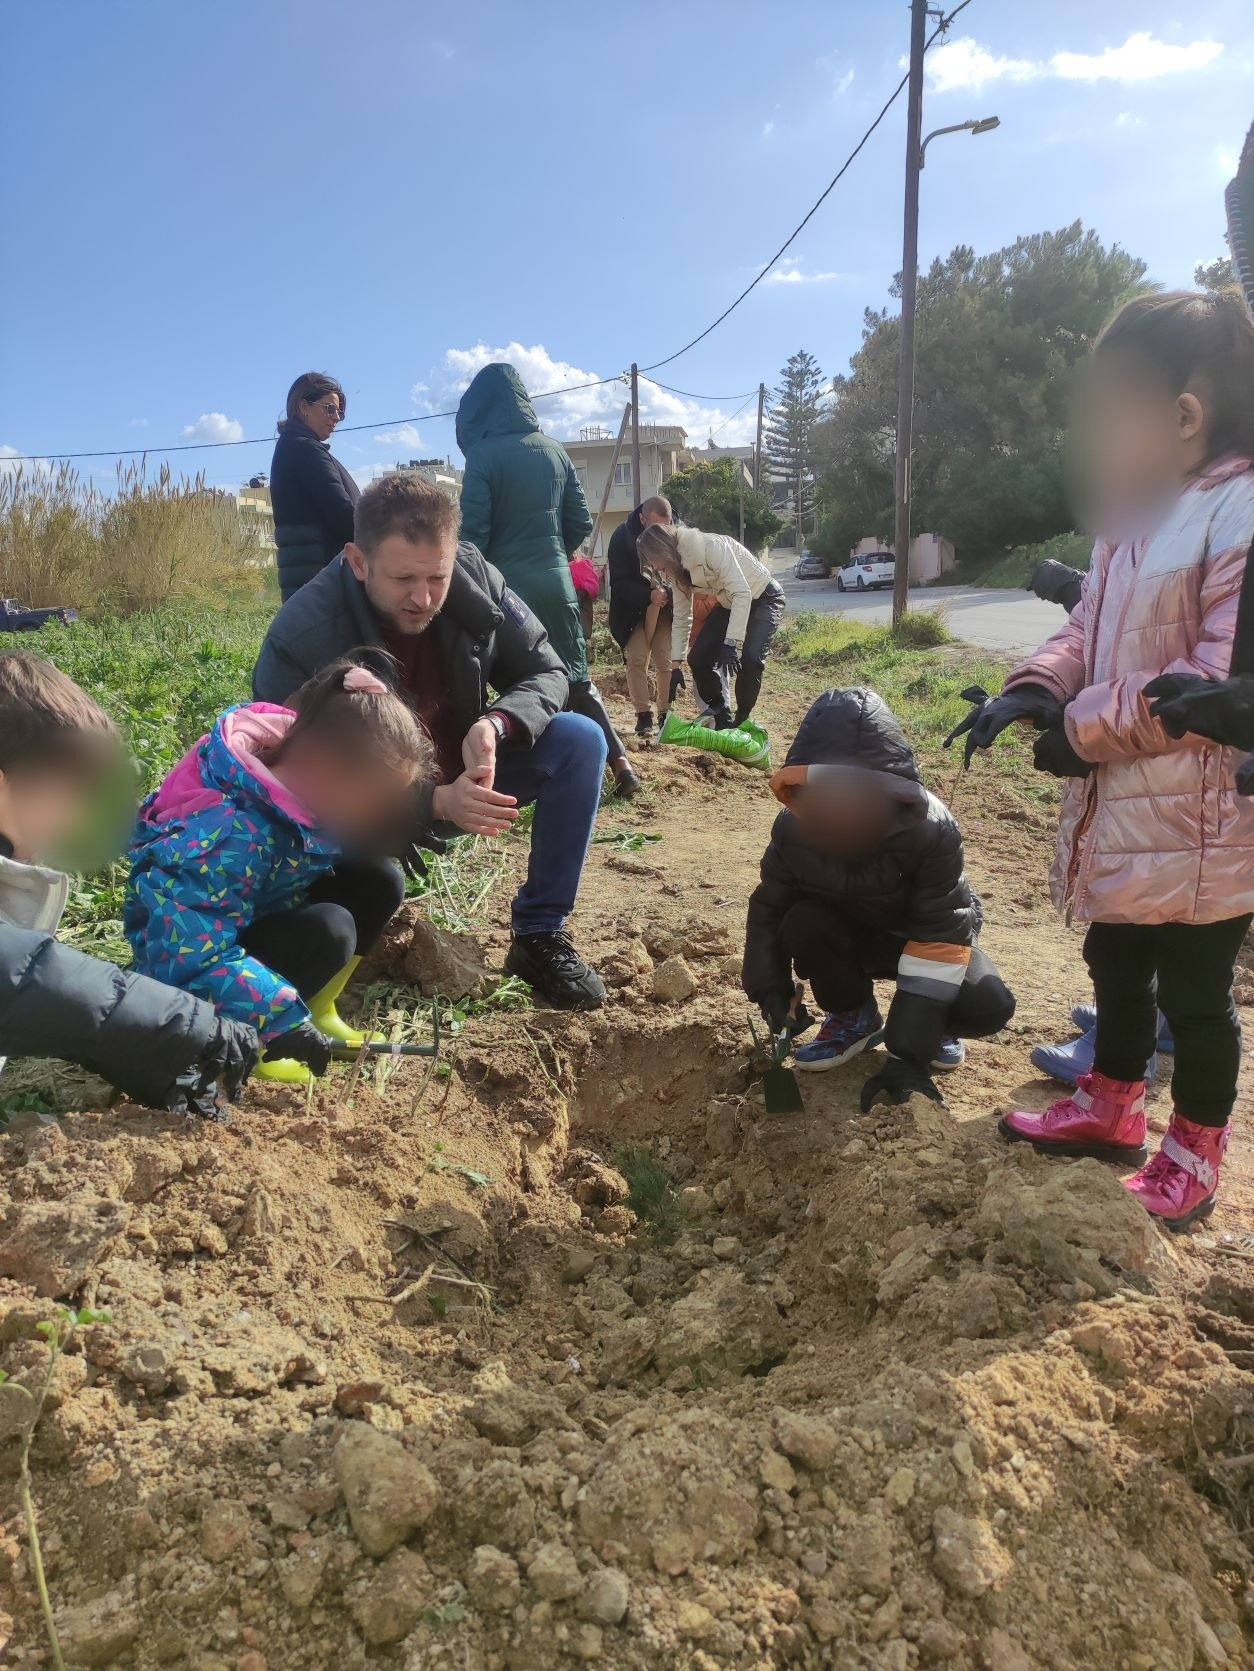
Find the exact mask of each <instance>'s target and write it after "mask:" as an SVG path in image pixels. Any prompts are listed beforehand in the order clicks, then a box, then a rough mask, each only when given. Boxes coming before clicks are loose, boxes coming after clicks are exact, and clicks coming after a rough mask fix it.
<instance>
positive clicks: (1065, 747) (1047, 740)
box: [1032, 725, 1097, 777]
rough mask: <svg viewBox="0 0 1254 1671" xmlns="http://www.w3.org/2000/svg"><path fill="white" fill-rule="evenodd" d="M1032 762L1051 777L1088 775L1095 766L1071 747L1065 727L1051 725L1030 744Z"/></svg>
mask: <svg viewBox="0 0 1254 1671" xmlns="http://www.w3.org/2000/svg"><path fill="white" fill-rule="evenodd" d="M1032 763H1033V765H1034V766H1035V767H1036V769H1037V771H1038V772H1048V773H1049V775H1050V776H1051V777H1088V775H1089V774H1090V772H1093V771H1095V770H1096V769H1097V768H1096V767H1095V766H1094V764H1093V762H1092V761H1091V760H1084V759H1082V758H1081V756H1080V755H1078V754H1077V753H1076V751H1075V750H1074V749H1073V748H1072V746H1071V743H1070V740H1069V738H1068V737H1067V730H1066V727H1065V726H1063V725H1051V726H1050V728H1049V730H1048V731H1042V732H1041V734H1040V736H1039V737H1038V738H1037V739H1036V741H1035V742H1034V743H1033V744H1032Z"/></svg>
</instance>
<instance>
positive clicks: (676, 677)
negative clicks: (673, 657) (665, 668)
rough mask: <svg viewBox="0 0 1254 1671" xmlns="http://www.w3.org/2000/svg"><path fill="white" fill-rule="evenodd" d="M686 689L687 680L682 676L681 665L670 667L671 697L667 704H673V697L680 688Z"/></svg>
mask: <svg viewBox="0 0 1254 1671" xmlns="http://www.w3.org/2000/svg"><path fill="white" fill-rule="evenodd" d="M687 689H688V681H687V679H685V678H684V670H683V668H682V667H672V668H671V699H670V702H669V703H668V704H667V706H668V707H671V708H673V707H674V706H675V698H676V697H677V696H678V695H679V693H680V691H681V690H687Z"/></svg>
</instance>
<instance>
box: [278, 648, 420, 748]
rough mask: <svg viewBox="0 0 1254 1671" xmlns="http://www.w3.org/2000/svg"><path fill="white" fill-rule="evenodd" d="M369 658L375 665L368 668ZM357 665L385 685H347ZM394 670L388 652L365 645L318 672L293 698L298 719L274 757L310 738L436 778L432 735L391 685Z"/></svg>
mask: <svg viewBox="0 0 1254 1671" xmlns="http://www.w3.org/2000/svg"><path fill="white" fill-rule="evenodd" d="M367 659H368V660H369V661H370V662H372V663H374V664H375V665H374V666H366V662H367ZM379 664H388V665H387V667H386V672H385V674H384V675H383V676H381V675H380V674H379V673H378V672H377V671H376V667H377V666H378V665H379ZM354 669H362V670H364V671H365V672H366V673H368V674H369V675H370V678H371V679H372V680H373V681H374V682H375V683H376V684H379V685H382V686H383V687H384V688H383V689H381V690H380V689H368V690H352V689H348V688H346V686H345V680H346V679H347V678H348V677H349V675H350V674H351V673H353V671H354ZM395 670H396V664H395V662H393V661H392V658H391V657H390V656H385V655H384V654H383V653H382V652H380V651H378V650H364V649H363V650H355V651H353V652H352V653H351V654H350V655H347V656H343V657H341V658H340V660H339V661H334V662H332V663H331V664H330V666H329V667H324V668H323V669H322V671H321V672H320V673H315V674H314V676H313V678H312V679H307V680H306V681H305V683H304V684H303V685H302V686H301V687H300V689H299V690H298V691H297V692H296V694H295V696H293V697H291V698H290V699H289V702H288V706H289V707H290V708H292V709H294V710H295V713H296V718H295V719H294V720H293V722H292V725H291V728H290V730H289V731H288V733H287V735H286V736H285V737H284V739H283V741H282V742H281V743H280V744H279V747H278V749H277V750H276V751H275V752H274V754H272V755H271V760H272V761H275V762H277V761H279V760H281V759H282V757H283V755H284V754H285V753H286V752H287V751H288V749H290V748H291V747H292V745H293V743H295V742H298V741H299V740H300V739H301V738H302V737H311V736H312V737H317V739H318V740H319V742H324V743H328V744H329V745H330V746H331V747H332V748H336V749H339V750H342V751H343V752H344V753H346V754H351V755H354V756H361V755H363V754H369V755H371V756H373V758H374V759H375V760H377V761H378V762H379V764H380V765H382V766H386V767H388V768H389V769H391V770H393V771H399V770H401V769H402V768H403V767H406V766H412V767H415V768H416V776H417V777H418V778H431V777H434V776H435V752H434V750H433V749H432V746H431V739H430V737H428V735H427V733H426V731H425V730H424V728H423V725H422V722H421V721H420V720H419V719H418V717H417V715H416V714H415V713H414V711H413V709H412V708H411V707H410V706H409V704H408V703H407V702H406V701H405V700H404V698H403V697H401V696H399V695H398V694H397V692H396V691H395V690H394V689H392V688H391V687H390V686H389V685H388V683H387V676H388V675H391V676H392V677H394V676H395Z"/></svg>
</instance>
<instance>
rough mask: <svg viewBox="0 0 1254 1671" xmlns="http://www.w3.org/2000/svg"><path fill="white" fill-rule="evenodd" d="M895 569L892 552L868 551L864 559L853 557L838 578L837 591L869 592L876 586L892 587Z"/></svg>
mask: <svg viewBox="0 0 1254 1671" xmlns="http://www.w3.org/2000/svg"><path fill="white" fill-rule="evenodd" d="M895 567H896V563H895V559H894V557H893V554H892V552H891V551H868V552H867V553H866V555H865V556H863V557H851V558H850V559H849V561H848V562H847V563H846V564H844V565H843V567H842V568H841V570H840V572H839V573H838V574H837V576H836V587H837V590H838V591H841V592H869V591H871V590H872V589H873V588H874V587H876V586H891V585H892V583H893V571H894V569H895Z"/></svg>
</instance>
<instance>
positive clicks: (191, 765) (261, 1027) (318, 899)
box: [124, 660, 433, 1084]
mask: <svg viewBox="0 0 1254 1671" xmlns="http://www.w3.org/2000/svg"><path fill="white" fill-rule="evenodd" d="M432 771H433V757H432V751H431V745H430V742H429V740H428V738H427V736H426V733H425V732H424V731H423V729H422V726H421V724H420V722H419V721H418V720H417V719H416V718H415V717H414V715H413V713H412V712H411V710H410V709H409V707H408V706H407V705H406V704H405V702H404V701H402V699H401V698H400V697H398V696H397V695H395V693H394V692H392V691H391V690H389V688H388V687H387V685H386V684H384V682H383V680H382V679H380V678H378V677H377V675H375V674H374V673H372V672H370V671H369V670H368V669H367V668H365V667H361V666H358V665H357V664H356V663H354V662H353V661H351V660H345V661H340V662H337V663H335V664H333V665H332V666H330V667H328V668H326V669H324V670H323V671H322V672H321V673H319V674H317V675H316V676H315V677H314V678H312V679H310V680H309V682H308V683H307V684H305V685H303V686H302V687H301V689H300V690H299V691H298V692H297V693H296V695H295V696H294V697H293V698H292V699H291V707H290V708H284V707H277V706H275V705H274V704H273V703H269V702H251V703H246V704H244V705H242V706H241V707H238V708H231V709H229V710H228V711H227V712H226V713H225V714H223V715H222V716H221V718H220V719H219V720H218V721H217V723H216V724H215V725H214V727H213V730H212V731H211V732H210V733H209V735H208V736H207V737H202V738H201V739H200V741H199V742H198V743H197V744H196V745H195V747H194V748H192V749H190V750H189V751H188V753H187V754H186V755H185V756H184V757H183V759H182V760H181V761H180V762H179V764H178V765H177V766H176V767H175V768H174V770H173V771H172V772H171V773H170V774H169V776H168V777H167V778H166V779H165V782H164V783H163V784H162V785H161V787H160V788H159V789H157V790H156V792H155V793H154V794H152V795H150V796H149V798H148V799H147V801H145V803H144V805H143V807H142V808H141V809H140V815H139V823H138V826H137V829H136V833H135V838H134V841H133V843H132V847H131V857H132V865H133V868H132V871H131V878H130V884H129V887H128V889H127V896H126V907H125V914H124V927H125V930H126V937H127V939H128V940H129V942H130V945H131V949H132V951H133V952H134V954H135V967H136V968H137V969H140V970H142V971H143V972H144V973H145V974H148V975H154V976H156V977H157V979H159V980H162V981H165V982H167V983H168V984H169V985H170V986H175V987H181V988H183V989H184V990H185V991H188V992H193V993H195V994H196V995H197V996H198V997H201V998H207V999H209V1000H210V1002H212V1003H213V1004H215V1005H216V1006H217V1008H218V1010H219V1012H220V1013H221V1014H222V1015H226V1016H231V1017H234V1018H235V1019H237V1020H241V1021H247V1022H249V1023H250V1024H251V1025H252V1026H254V1027H255V1028H256V1029H257V1032H258V1034H259V1035H260V1037H261V1041H262V1043H263V1045H264V1046H265V1047H266V1051H265V1054H264V1056H263V1057H262V1061H261V1065H260V1066H259V1068H258V1069H257V1073H258V1077H260V1078H263V1079H266V1078H268V1079H276V1080H279V1081H281V1082H283V1083H285V1084H303V1083H307V1082H308V1081H309V1080H310V1079H311V1078H313V1077H316V1076H318V1075H320V1074H322V1073H325V1072H326V1069H327V1067H328V1065H329V1062H330V1059H331V1048H332V1046H333V1044H336V1043H346V1044H359V1043H360V1042H361V1040H362V1035H361V1034H360V1033H356V1032H354V1031H353V1030H352V1029H351V1028H349V1027H348V1026H346V1024H345V1023H344V1022H343V1021H342V1020H341V1019H340V1017H339V1015H338V1013H337V1011H336V1007H335V1006H336V1000H337V999H338V998H339V996H340V994H341V993H342V992H343V990H344V988H345V986H346V985H347V984H348V981H349V979H350V977H351V975H352V973H353V971H354V970H355V969H356V967H357V964H358V963H359V962H360V961H361V957H362V955H363V953H365V952H366V951H368V950H369V949H370V947H371V945H373V943H374V942H375V941H376V940H377V939H378V937H379V935H380V934H381V933H382V931H383V929H384V926H385V925H386V923H387V921H388V919H389V918H390V917H391V916H392V914H393V913H394V911H395V910H396V908H397V906H398V905H399V904H400V902H401V900H402V898H403V897H404V878H403V877H402V875H401V873H400V870H399V869H398V867H397V866H396V865H395V864H394V863H392V862H391V861H390V860H388V859H386V858H384V857H382V856H381V855H382V854H383V853H384V852H385V851H386V850H387V848H388V846H389V843H390V842H392V841H394V840H395V839H396V837H397V836H398V834H402V835H403V832H404V825H405V817H406V813H407V811H408V808H409V805H410V801H411V797H412V792H413V789H414V787H415V785H416V784H417V783H418V782H419V781H421V780H423V779H425V778H427V777H429V776H430V775H431V773H432Z"/></svg>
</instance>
